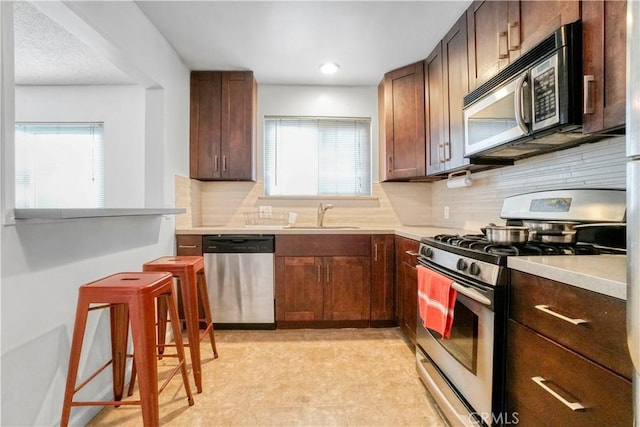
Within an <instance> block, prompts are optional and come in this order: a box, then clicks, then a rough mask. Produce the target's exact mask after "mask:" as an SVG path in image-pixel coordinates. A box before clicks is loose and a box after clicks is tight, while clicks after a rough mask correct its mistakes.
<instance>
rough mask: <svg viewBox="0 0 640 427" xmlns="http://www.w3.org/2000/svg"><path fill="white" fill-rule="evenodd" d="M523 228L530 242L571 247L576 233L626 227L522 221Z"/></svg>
mask: <svg viewBox="0 0 640 427" xmlns="http://www.w3.org/2000/svg"><path fill="white" fill-rule="evenodd" d="M522 225H523V226H524V227H528V228H529V229H530V230H531V231H530V233H529V240H530V241H532V242H542V243H552V244H568V245H573V244H575V243H576V241H577V237H578V232H579V231H580V230H587V229H592V228H602V229H610V228H614V227H626V224H625V223H608V222H605V223H593V224H581V223H579V222H571V221H522Z"/></svg>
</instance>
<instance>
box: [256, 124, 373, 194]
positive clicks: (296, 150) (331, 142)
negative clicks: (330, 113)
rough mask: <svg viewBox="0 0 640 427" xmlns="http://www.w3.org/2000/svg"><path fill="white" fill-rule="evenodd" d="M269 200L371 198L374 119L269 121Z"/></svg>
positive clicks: (267, 132)
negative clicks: (291, 197)
mask: <svg viewBox="0 0 640 427" xmlns="http://www.w3.org/2000/svg"><path fill="white" fill-rule="evenodd" d="M264 139H265V141H264V143H265V144H264V147H265V148H264V153H265V192H266V194H267V195H354V196H358V195H370V194H371V119H370V118H342V117H319V118H318V117H265V126H264Z"/></svg>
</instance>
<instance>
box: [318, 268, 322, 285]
mask: <svg viewBox="0 0 640 427" xmlns="http://www.w3.org/2000/svg"><path fill="white" fill-rule="evenodd" d="M321 268H322V267H320V264H318V283H320V282H321V281H322V278H321V276H320V275H321V274H322V273H321V272H320V269H321Z"/></svg>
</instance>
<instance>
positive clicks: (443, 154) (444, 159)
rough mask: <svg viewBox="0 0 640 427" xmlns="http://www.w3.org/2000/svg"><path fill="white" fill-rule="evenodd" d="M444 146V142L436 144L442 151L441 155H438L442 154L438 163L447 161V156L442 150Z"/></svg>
mask: <svg viewBox="0 0 640 427" xmlns="http://www.w3.org/2000/svg"><path fill="white" fill-rule="evenodd" d="M445 145H446V142H443V143H442V144H438V147H439V148H441V149H442V150H441V153H440V154H442V155H441V156H440V163H444V162H446V161H447V154H446V151H445V148H444V147H445Z"/></svg>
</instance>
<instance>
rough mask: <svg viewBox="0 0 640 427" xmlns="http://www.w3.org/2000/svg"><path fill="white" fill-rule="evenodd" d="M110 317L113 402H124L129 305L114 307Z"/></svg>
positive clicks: (111, 309)
mask: <svg viewBox="0 0 640 427" xmlns="http://www.w3.org/2000/svg"><path fill="white" fill-rule="evenodd" d="M110 315H111V316H110V318H111V360H112V364H113V365H112V367H113V400H122V394H123V391H124V373H125V370H126V366H127V337H128V335H129V311H128V309H127V305H126V304H115V305H112V306H111V308H110Z"/></svg>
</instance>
